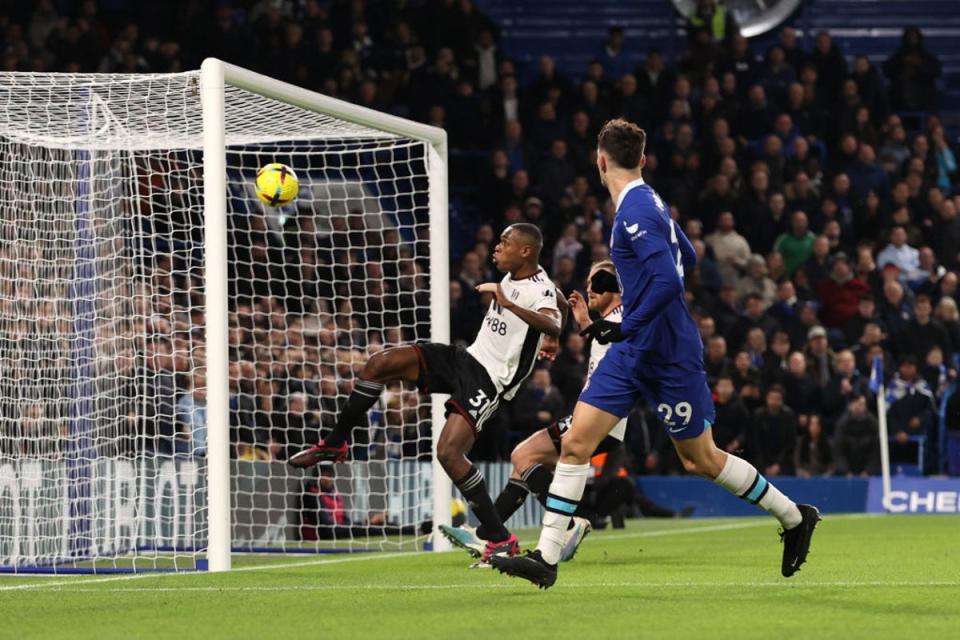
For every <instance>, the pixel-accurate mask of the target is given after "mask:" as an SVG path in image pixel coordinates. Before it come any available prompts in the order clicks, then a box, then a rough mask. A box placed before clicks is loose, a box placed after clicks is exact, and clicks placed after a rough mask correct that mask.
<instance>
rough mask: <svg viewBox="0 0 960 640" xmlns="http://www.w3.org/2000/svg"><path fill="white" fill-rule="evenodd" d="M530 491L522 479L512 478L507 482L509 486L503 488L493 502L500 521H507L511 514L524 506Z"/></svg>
mask: <svg viewBox="0 0 960 640" xmlns="http://www.w3.org/2000/svg"><path fill="white" fill-rule="evenodd" d="M529 493H530V490H529V489H528V488H527V485H526V484H524V482H523V481H522V480H516V479H513V478H511V479H510V481H509V482H507V486H505V487H504V488H503V490H502V491H501V492H500V495H498V496H497V499H496V501H495V502H494V503H493V507H494V509H496V510H497V515H498V516H500V521H501V522H506V521H507V520H509V519H510V516H512V515H513V514H514V513H516V512H517V509H519V508H520V507H522V506H523V503H524V502H525V501H526V499H527V495H528V494H529Z"/></svg>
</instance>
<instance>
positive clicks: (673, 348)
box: [491, 119, 820, 588]
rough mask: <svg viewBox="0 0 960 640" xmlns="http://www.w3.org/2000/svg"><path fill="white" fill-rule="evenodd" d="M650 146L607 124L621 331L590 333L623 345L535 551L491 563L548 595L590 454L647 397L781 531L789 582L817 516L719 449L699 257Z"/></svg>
mask: <svg viewBox="0 0 960 640" xmlns="http://www.w3.org/2000/svg"><path fill="white" fill-rule="evenodd" d="M645 143H646V133H645V132H644V131H643V129H641V128H640V127H638V126H637V125H635V124H633V123H630V122H627V121H626V120H622V119H616V120H611V121H609V122H607V123H606V124H605V125H604V127H603V129H602V130H601V131H600V134H599V136H598V143H597V147H598V148H597V168H598V169H599V171H600V179H601V182H602V183H603V185H604V186H605V187H606V188H607V189H608V191H609V192H610V197H611V198H613V199H614V201H615V202H616V203H617V215H616V218H615V219H614V227H613V233H612V235H611V239H610V252H611V258H612V259H613V262H614V264H615V265H616V269H617V274H618V276H619V278H620V287H621V289H622V291H623V293H622V299H623V309H624V310H623V321H622V322H621V323H619V324H618V323H613V322H607V321H605V320H598V321H596V322H594V323H593V324H592V325H590V326H589V327H587V329H586V330H585V331H584V334H585V335H589V336H591V337H592V338H593V339H594V340H597V341H599V342H600V343H601V344H605V343H608V342H614V343H616V344H614V345H613V346H612V347H611V348H610V350H609V351H608V352H607V355H606V357H605V358H604V359H603V360H601V361H600V364H599V365H598V366H597V369H596V371H595V372H594V374H593V376H592V377H591V379H590V381H589V383H588V385H587V387H586V388H584V390H583V392H582V393H581V394H580V400H579V401H578V402H577V405H576V407H575V408H574V412H573V424H572V425H571V427H570V429H569V430H568V431H567V433H566V434H565V435H564V436H563V440H562V443H561V453H560V462H559V463H558V464H557V467H556V471H555V472H554V480H553V482H552V484H551V485H550V490H549V493H548V497H547V501H546V512H545V514H544V517H543V530H542V531H541V534H540V541H539V543H538V544H537V548H536V550H535V551H530V552H527V553H526V554H525V555H523V556H517V557H512V558H511V557H506V556H501V557H494V558H492V559H491V563H492V564H493V566H494V567H496V568H497V569H499V570H500V572H501V573H507V574H509V575H513V576H517V577H521V578H525V579H527V580H530V581H531V582H533V583H534V584H536V585H537V586H539V587H541V588H547V587H550V586H552V585H553V583H554V582H556V579H557V560H558V558H559V555H560V547H561V544H562V542H563V538H564V533H565V532H566V530H567V526H568V523H569V521H570V516H571V514H572V513H573V512H574V511H575V510H576V508H577V505H578V504H579V502H580V499H581V498H582V497H583V490H584V485H585V484H586V480H587V475H588V473H589V471H590V456H591V455H592V454H593V451H594V450H595V449H596V447H597V445H598V444H599V443H600V441H602V440H603V439H604V438H605V437H606V436H607V434H608V433H609V432H610V430H611V429H612V428H613V427H614V425H616V424H617V422H618V421H619V420H620V419H621V418H623V417H624V416H626V415H627V414H628V413H629V412H630V410H631V408H632V407H633V405H634V403H635V402H636V400H637V399H638V398H639V397H642V398H644V399H645V400H646V402H647V403H648V404H649V405H650V406H652V407H654V408H655V409H656V413H657V417H658V418H659V421H660V422H661V424H662V426H663V427H664V428H665V429H666V430H667V432H668V433H669V435H670V438H671V439H672V440H673V444H674V447H675V448H676V450H677V453H678V454H679V456H680V460H681V461H682V462H683V466H684V468H685V469H686V470H687V471H688V472H690V473H694V474H697V475H700V476H703V477H704V478H708V479H710V480H713V481H714V482H715V483H717V484H719V485H720V486H722V487H723V488H724V489H727V490H728V491H730V492H731V493H734V494H736V495H737V496H739V497H740V498H742V499H744V500H746V501H748V502H750V503H751V504H755V505H757V506H759V507H761V508H762V509H765V510H766V511H768V512H769V513H770V514H772V515H773V516H774V517H776V518H777V520H779V521H780V524H781V526H782V527H783V533H782V540H783V545H784V548H783V561H782V565H781V572H782V574H783V575H784V577H790V576H792V575H793V574H794V573H795V572H796V571H797V570H798V569H799V568H800V565H801V564H802V563H803V562H804V561H805V560H806V557H807V552H808V550H809V548H810V538H811V537H812V536H813V531H814V528H815V527H816V524H817V522H818V521H819V520H820V517H819V513H818V511H817V509H816V508H815V507H813V506H811V505H797V504H795V503H794V502H793V501H791V500H790V499H789V498H787V497H786V496H785V495H784V494H783V493H781V492H780V491H779V490H778V489H777V488H776V487H774V486H773V485H772V484H771V483H770V482H768V481H767V479H766V478H764V477H763V476H762V475H761V474H760V472H759V471H757V469H756V468H754V466H753V465H751V464H750V463H749V462H747V461H746V460H743V459H742V458H738V457H737V456H734V455H732V454H729V453H726V452H724V451H722V450H720V449H719V448H717V446H716V445H715V444H714V442H713V436H712V432H711V429H710V425H711V423H712V422H713V419H714V409H713V400H712V399H711V397H710V389H709V388H708V387H707V380H706V374H705V372H704V369H703V346H702V343H701V341H700V334H699V332H698V330H697V326H696V324H695V323H694V321H693V318H691V316H690V313H689V311H688V310H687V305H686V301H685V300H684V289H683V274H684V270H685V269H691V268H693V267H694V266H695V265H696V253H695V252H694V249H693V246H692V245H691V244H690V242H689V240H687V238H686V237H685V236H684V235H683V232H682V231H681V230H680V229H679V227H678V225H677V224H676V223H675V222H674V221H673V219H672V218H671V217H670V210H669V209H668V208H667V207H666V205H665V204H664V203H663V201H662V200H661V199H660V196H659V195H657V192H656V191H654V190H653V189H652V188H650V186H649V185H647V184H645V183H644V181H643V178H642V177H641V170H642V168H643V165H644V163H645V158H644V146H645Z"/></svg>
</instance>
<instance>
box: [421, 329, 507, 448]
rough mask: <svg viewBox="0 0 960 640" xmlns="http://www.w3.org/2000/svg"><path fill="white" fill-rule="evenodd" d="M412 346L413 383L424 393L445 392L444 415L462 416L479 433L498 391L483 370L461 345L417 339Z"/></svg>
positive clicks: (497, 403) (493, 408) (497, 399)
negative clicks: (416, 361)
mask: <svg viewBox="0 0 960 640" xmlns="http://www.w3.org/2000/svg"><path fill="white" fill-rule="evenodd" d="M413 348H414V349H416V350H417V355H418V356H419V357H420V378H419V379H418V380H417V387H418V388H419V389H420V390H421V391H423V392H424V393H449V394H450V399H449V400H447V401H446V403H445V404H444V406H445V407H446V409H447V412H446V413H445V414H444V415H445V416H449V415H450V414H451V413H457V414H459V415H461V416H463V417H464V419H465V420H466V421H467V422H468V423H470V426H472V427H473V428H474V429H475V430H476V431H477V433H479V432H480V429H482V428H483V423H484V422H486V421H487V420H489V419H490V417H491V416H492V415H493V414H494V413H495V412H496V410H497V407H499V406H500V397H499V392H498V391H497V387H496V386H495V385H494V384H493V381H492V380H490V375H489V374H488V373H487V370H486V369H484V368H483V365H481V364H480V363H479V362H477V360H476V358H474V357H473V356H472V355H470V354H469V353H467V350H466V349H464V348H463V347H455V346H452V345H449V344H438V343H436V342H420V343H418V344H415V345H413Z"/></svg>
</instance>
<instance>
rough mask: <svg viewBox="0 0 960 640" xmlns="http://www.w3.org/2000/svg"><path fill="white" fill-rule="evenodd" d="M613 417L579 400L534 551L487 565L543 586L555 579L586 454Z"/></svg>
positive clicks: (577, 501)
mask: <svg viewBox="0 0 960 640" xmlns="http://www.w3.org/2000/svg"><path fill="white" fill-rule="evenodd" d="M621 417H622V416H616V415H613V414H612V413H608V412H607V411H604V410H603V409H599V408H597V407H595V406H593V405H591V404H587V403H586V402H583V401H580V402H578V403H577V406H576V407H575V408H574V410H573V422H572V424H571V425H570V429H569V430H568V431H567V432H566V433H565V434H564V436H563V441H562V443H561V449H560V461H559V462H558V463H557V468H556V470H555V471H554V475H553V482H551V483H550V490H549V491H548V492H547V502H546V507H545V511H544V514H543V529H542V530H541V531H540V541H539V543H538V544H537V548H536V550H534V551H530V552H527V553H526V554H525V555H524V556H522V557H517V558H494V559H492V560H491V564H493V566H494V567H495V568H497V569H499V570H500V573H506V574H509V575H512V576H516V577H518V578H524V579H526V580H529V581H530V582H532V583H534V584H535V585H537V586H539V587H541V588H543V589H546V588H548V587H551V586H553V584H554V583H555V582H556V581H557V563H558V562H559V561H560V556H561V551H562V548H563V544H564V541H565V538H566V533H567V528H568V526H569V524H570V517H571V516H572V515H573V513H574V512H575V511H576V510H577V506H578V505H579V504H580V499H581V498H583V489H584V487H585V486H586V484H587V476H588V475H589V473H590V456H591V455H592V454H593V452H594V451H595V450H596V448H597V445H599V444H600V442H601V441H602V440H603V439H604V438H605V437H606V436H607V434H608V433H610V431H611V430H612V429H613V428H614V427H615V426H616V424H617V422H619V421H620V418H621Z"/></svg>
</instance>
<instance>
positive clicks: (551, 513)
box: [537, 462, 590, 564]
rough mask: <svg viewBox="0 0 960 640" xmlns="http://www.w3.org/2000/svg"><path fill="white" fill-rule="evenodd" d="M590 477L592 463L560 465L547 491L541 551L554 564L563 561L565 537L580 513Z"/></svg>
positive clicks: (545, 558) (538, 545)
mask: <svg viewBox="0 0 960 640" xmlns="http://www.w3.org/2000/svg"><path fill="white" fill-rule="evenodd" d="M589 475H590V464H589V463H588V464H565V463H563V462H561V463H559V464H557V468H556V471H554V473H553V482H551V483H550V490H549V491H548V492H547V504H546V510H545V511H544V514H543V529H542V530H541V531H540V542H539V543H538V544H537V549H538V550H539V551H540V554H541V555H542V556H543V559H544V560H546V561H547V562H549V563H550V564H557V562H558V561H559V560H560V549H561V547H562V546H563V538H564V535H565V534H566V532H567V527H568V526H569V525H570V517H571V516H572V515H573V513H574V512H575V511H576V510H577V506H578V505H579V504H580V499H581V498H583V489H584V487H586V485H587V477H588V476H589Z"/></svg>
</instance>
